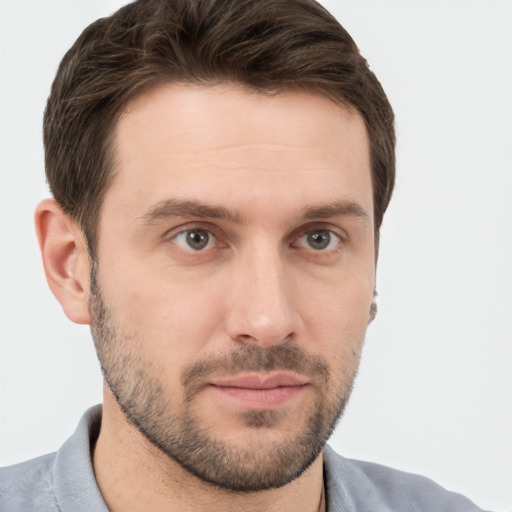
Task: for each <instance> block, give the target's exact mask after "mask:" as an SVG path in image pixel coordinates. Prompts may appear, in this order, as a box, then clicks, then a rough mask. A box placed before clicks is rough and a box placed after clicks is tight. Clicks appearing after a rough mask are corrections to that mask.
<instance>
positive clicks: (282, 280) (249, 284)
mask: <svg viewBox="0 0 512 512" xmlns="http://www.w3.org/2000/svg"><path fill="white" fill-rule="evenodd" d="M286 270H287V269H286V267H285V265H284V264H283V258H282V255H281V253H280V251H279V247H276V246H275V245H273V244H272V243H270V242H268V241H267V242H261V243H259V244H255V245H254V246H251V247H248V248H247V249H246V250H245V251H244V252H243V254H241V255H240V258H239V261H238V262H237V269H236V272H235V276H233V277H234V279H233V280H232V283H231V294H232V296H231V307H230V311H229V313H228V327H227V328H228V332H229V336H230V337H231V338H232V339H234V340H237V341H240V342H244V343H257V344H258V345H260V346H261V347H265V346H270V345H274V344H278V343H283V342H285V341H286V340H288V339H290V338H291V337H293V336H295V334H296V332H295V331H296V329H297V320H298V314H297V311H296V310H295V308H294V300H293V299H294V297H293V296H292V287H291V283H290V276H288V275H287V272H286Z"/></svg>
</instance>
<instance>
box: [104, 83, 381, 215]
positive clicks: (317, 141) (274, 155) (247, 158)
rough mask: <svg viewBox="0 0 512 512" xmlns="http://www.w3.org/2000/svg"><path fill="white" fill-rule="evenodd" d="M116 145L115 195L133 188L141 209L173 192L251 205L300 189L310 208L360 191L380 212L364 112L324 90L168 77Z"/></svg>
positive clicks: (297, 196) (133, 108)
mask: <svg viewBox="0 0 512 512" xmlns="http://www.w3.org/2000/svg"><path fill="white" fill-rule="evenodd" d="M114 148H115V157H116V158H115V160H116V176H115V179H114V182H113V184H112V187H111V190H110V191H109V192H108V193H107V198H106V199H107V201H108V198H109V196H112V197H114V199H117V200H118V201H119V200H120V199H121V198H122V197H123V196H124V197H125V198H128V197H130V198H131V199H130V200H131V201H132V203H131V206H132V208H133V209H134V210H135V209H137V208H143V207H145V206H147V204H148V203H154V204H156V203H158V202H159V201H162V200H168V199H169V198H172V197H183V198H186V199H194V200H196V199H197V200H201V201H204V200H205V199H211V200H212V201H214V202H217V203H219V202H221V203H222V202H227V203H229V202H232V203H234V202H238V203H240V205H242V206H243V205H244V204H247V202H248V201H254V199H255V198H262V197H268V199H269V201H270V200H271V199H273V200H274V202H275V201H276V200H279V202H280V203H281V202H282V201H284V200H285V198H286V197H290V198H291V199H293V200H295V201H296V202H297V203H300V204H298V205H297V207H298V208H301V209H303V208H304V207H305V206H306V207H307V206H314V204H311V205H309V204H306V203H319V202H321V203H327V202H329V201H334V200H339V199H350V200H357V201H358V202H359V203H362V206H363V207H364V208H366V209H368V211H369V213H370V214H371V209H372V208H371V202H372V199H371V177H370V163H369V144H368V137H367V134H366V129H365V125H364V121H363V120H362V118H361V116H360V115H359V114H358V113H356V112H354V111H352V110H349V109H348V108H347V107H344V106H342V105H339V104H336V103H334V102H333V101H331V100H330V99H328V98H326V97H323V96H321V95H317V94H312V93H308V92H299V91H294V92H284V93H279V94H273V95H270V94H262V93H258V92H253V91H249V90H247V89H245V88H243V87H237V86H233V85H215V86H189V85H179V84H168V85H164V86H159V87H157V88H155V89H152V90H150V91H148V92H146V93H144V94H142V95H141V96H139V97H137V98H135V99H134V100H133V101H132V102H130V103H129V104H128V105H127V107H126V109H125V111H124V112H123V113H122V115H121V117H120V119H119V122H118V124H117V127H116V132H115V140H114ZM135 192H136V193H135ZM234 192H236V194H233V193H234ZM196 196H200V197H196ZM270 196H272V197H270ZM346 196H350V197H346ZM283 204H284V203H283ZM240 205H234V206H240ZM276 207H277V205H276Z"/></svg>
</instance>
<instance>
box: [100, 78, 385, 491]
mask: <svg viewBox="0 0 512 512" xmlns="http://www.w3.org/2000/svg"><path fill="white" fill-rule="evenodd" d="M114 147H115V151H116V174H115V177H114V180H113V182H112V185H111V187H110V188H109V190H108V192H107V194H106V196H105V201H104V204H103V207H102V212H101V220H100V224H99V231H98V232H99V242H98V254H97V263H96V264H95V265H94V268H93V273H92V281H91V298H90V309H91V317H92V324H91V325H92V332H93V336H94V339H95V343H96V347H97V351H98V355H99V358H100V362H101V365H102V369H103V372H104V375H105V379H106V381H107V383H108V385H109V387H110V389H111V390H112V392H113V394H114V396H115V397H116V400H117V402H118V403H119V405H120V406H121V409H122V410H123V412H124V414H125V416H126V418H127V419H128V420H129V421H130V422H131V423H132V424H133V425H135V426H136V427H137V428H138V429H139V430H140V432H142V433H143V434H144V436H145V438H146V439H147V440H149V441H150V442H151V443H153V444H154V445H155V446H157V447H158V448H159V449H160V450H161V451H162V452H164V453H165V454H167V455H169V456H170V457H171V458H172V459H174V460H175V461H177V462H178V463H179V464H181V465H182V466H183V467H184V468H185V469H187V470H188V471H189V472H191V473H193V474H194V475H196V476H197V477H199V478H201V479H202V480H204V481H206V482H210V483H213V484H215V485H217V486H220V487H224V488H228V489H231V490H236V491H255V490H262V489H268V488H272V487H279V486H282V485H284V484H286V483H288V482H290V481H291V480H293V479H294V478H296V477H297V476H298V475H300V474H301V473H302V471H304V470H305V469H306V468H307V467H308V466H309V465H310V464H311V463H312V462H313V461H314V460H315V459H316V458H317V456H318V455H319V453H320V452H321V450H322V447H323V445H324V443H325V441H326V440H327V438H328V437H329V435H330V433H331V432H332V430H333V428H334V426H335V423H336V421H337V419H338V418H339V416H340V414H341V412H342V410H343V407H344V404H345V402H346V400H347V399H348V396H349V394H350V390H351V387H352V383H353V379H354V376H355V373H356V371H357V366H358V363H359V358H360V352H361V348H362V344H363V339H364V335H365V331H366V327H367V324H368V321H369V317H370V307H371V303H372V298H373V290H374V272H375V260H374V254H375V251H374V225H373V214H372V212H373V208H372V187H371V178H370V163H369V146H368V140H367V135H366V131H365V127H364V122H363V121H362V119H361V117H360V116H359V115H358V114H356V113H354V112H350V111H348V110H347V109H346V108H343V107H341V106H338V105H336V104H334V103H333V102H331V101H330V100H328V99H326V98H324V97H321V96H317V95H313V94H309V93H305V92H287V93H282V94H277V95H263V94H260V93H255V92H249V91H247V90H245V89H243V88H237V87H234V86H232V87H228V86H210V87H191V86H180V85H176V84H174V85H166V86H161V87H159V88H157V89H154V90H152V91H150V92H149V93H146V94H144V95H142V96H141V97H139V98H137V99H135V100H134V101H132V103H130V104H129V105H128V107H127V108H126V110H125V112H124V113H123V115H122V116H121V118H120V121H119V123H118V126H117V129H116V133H115V141H114Z"/></svg>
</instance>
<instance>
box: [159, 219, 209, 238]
mask: <svg viewBox="0 0 512 512" xmlns="http://www.w3.org/2000/svg"><path fill="white" fill-rule="evenodd" d="M194 229H198V230H199V229H201V230H203V231H207V232H208V233H210V234H211V235H212V236H214V237H215V238H217V239H218V238H219V228H218V227H217V226H215V224H212V223H210V222H204V221H188V222H184V223H183V224H180V225H179V226H174V227H173V228H171V229H168V230H167V231H166V232H165V233H164V234H163V235H162V237H161V238H162V240H163V241H164V242H168V241H170V240H172V239H173V238H175V237H176V236H178V235H180V234H182V233H185V232H186V231H193V230H194Z"/></svg>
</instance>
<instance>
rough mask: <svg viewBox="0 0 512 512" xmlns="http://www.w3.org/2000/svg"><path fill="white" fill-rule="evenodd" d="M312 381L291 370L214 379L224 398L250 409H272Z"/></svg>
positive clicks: (282, 403) (284, 402) (214, 389)
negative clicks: (288, 371)
mask: <svg viewBox="0 0 512 512" xmlns="http://www.w3.org/2000/svg"><path fill="white" fill-rule="evenodd" d="M308 386H309V381H308V380H307V379H306V378H304V377H298V376H295V375H292V374H289V373H282V372H272V373H251V374H245V375H238V376H235V377H231V378H226V379H220V380H217V381H214V382H212V383H210V385H209V388H210V389H211V390H212V391H213V392H214V393H216V394H217V395H218V396H219V397H220V398H222V399H224V400H227V401H229V402H232V403H235V404H237V405H238V406H242V407H243V408H246V409H253V410H272V409H276V408H278V407H281V406H283V405H284V404H286V403H287V402H289V401H291V400H293V399H294V398H296V397H297V396H298V395H300V394H302V393H303V392H304V391H305V389H306V388H307V387H308Z"/></svg>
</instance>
